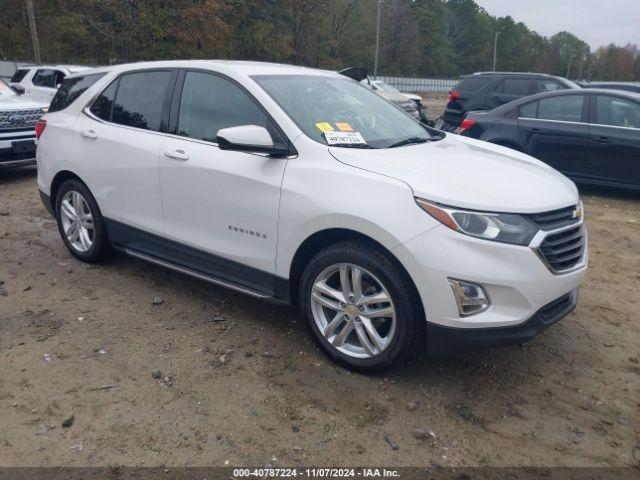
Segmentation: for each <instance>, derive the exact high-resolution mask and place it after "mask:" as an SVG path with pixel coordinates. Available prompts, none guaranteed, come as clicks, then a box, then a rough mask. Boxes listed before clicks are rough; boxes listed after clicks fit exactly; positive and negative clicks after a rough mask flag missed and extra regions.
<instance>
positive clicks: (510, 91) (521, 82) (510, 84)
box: [496, 78, 529, 96]
mask: <svg viewBox="0 0 640 480" xmlns="http://www.w3.org/2000/svg"><path fill="white" fill-rule="evenodd" d="M496 92H498V93H504V94H507V95H520V96H525V95H528V94H529V79H528V78H505V79H504V80H502V81H501V82H500V83H499V84H498V86H497V87H496Z"/></svg>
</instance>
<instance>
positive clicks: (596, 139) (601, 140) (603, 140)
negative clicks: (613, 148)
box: [592, 136, 611, 143]
mask: <svg viewBox="0 0 640 480" xmlns="http://www.w3.org/2000/svg"><path fill="white" fill-rule="evenodd" d="M592 140H593V141H594V142H598V143H611V139H610V138H609V137H603V136H599V137H592Z"/></svg>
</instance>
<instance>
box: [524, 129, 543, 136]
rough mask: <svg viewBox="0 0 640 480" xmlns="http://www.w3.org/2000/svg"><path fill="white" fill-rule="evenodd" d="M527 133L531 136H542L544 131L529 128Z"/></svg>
mask: <svg viewBox="0 0 640 480" xmlns="http://www.w3.org/2000/svg"><path fill="white" fill-rule="evenodd" d="M527 133H530V134H531V135H540V134H541V133H542V130H540V129H539V128H529V129H527Z"/></svg>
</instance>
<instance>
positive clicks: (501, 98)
mask: <svg viewBox="0 0 640 480" xmlns="http://www.w3.org/2000/svg"><path fill="white" fill-rule="evenodd" d="M577 88H580V85H578V84H577V83H574V82H572V81H571V80H567V79H566V78H562V77H554V76H551V75H546V74H543V73H511V72H478V73H474V74H473V75H468V76H466V77H464V78H463V79H462V80H460V81H459V82H458V83H457V84H456V85H455V86H454V87H453V88H452V89H451V92H449V102H448V103H447V106H446V108H445V110H444V115H443V116H442V120H443V122H440V125H438V123H436V128H442V129H443V130H453V129H455V128H456V127H458V126H459V125H460V123H461V122H462V120H463V119H464V118H465V116H466V114H467V113H468V112H471V111H476V110H481V111H482V110H485V111H486V110H491V109H493V108H496V107H499V106H500V105H504V104H505V103H508V102H511V101H513V100H517V99H518V98H522V97H526V96H527V95H532V94H534V93H539V92H551V91H556V90H565V89H577Z"/></svg>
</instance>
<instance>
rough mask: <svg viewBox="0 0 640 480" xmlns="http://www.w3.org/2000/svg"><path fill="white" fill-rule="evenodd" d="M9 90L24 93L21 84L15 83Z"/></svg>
mask: <svg viewBox="0 0 640 480" xmlns="http://www.w3.org/2000/svg"><path fill="white" fill-rule="evenodd" d="M11 90H13V91H14V92H16V93H17V94H18V95H24V92H25V89H24V87H23V86H22V85H19V84H17V83H16V84H13V85H11Z"/></svg>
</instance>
